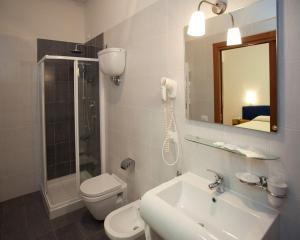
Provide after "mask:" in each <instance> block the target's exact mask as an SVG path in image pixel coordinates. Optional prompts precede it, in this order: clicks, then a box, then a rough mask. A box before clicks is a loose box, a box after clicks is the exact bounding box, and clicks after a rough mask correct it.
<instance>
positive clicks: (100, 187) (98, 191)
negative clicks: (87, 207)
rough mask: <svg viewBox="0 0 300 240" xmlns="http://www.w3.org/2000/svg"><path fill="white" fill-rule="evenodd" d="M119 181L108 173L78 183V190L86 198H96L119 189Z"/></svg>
mask: <svg viewBox="0 0 300 240" xmlns="http://www.w3.org/2000/svg"><path fill="white" fill-rule="evenodd" d="M121 186H122V185H121V183H120V182H119V181H118V180H117V179H116V178H115V177H114V176H112V175H110V174H108V173H104V174H101V175H99V176H97V177H93V178H90V179H88V180H85V181H84V182H83V183H82V184H81V185H80V192H81V194H82V195H83V196H85V197H88V198H96V197H100V196H103V195H107V194H110V193H112V192H116V191H117V190H120V189H121Z"/></svg>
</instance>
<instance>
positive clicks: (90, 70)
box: [77, 61, 101, 183]
mask: <svg viewBox="0 0 300 240" xmlns="http://www.w3.org/2000/svg"><path fill="white" fill-rule="evenodd" d="M98 71H99V70H98V62H88V61H78V73H77V74H78V131H79V132H78V137H79V140H78V142H79V146H78V148H79V149H78V150H79V171H80V183H81V182H83V181H84V180H86V179H89V178H91V177H94V176H97V175H99V174H100V172H101V165H100V164H101V161H100V113H99V74H98V73H99V72H98Z"/></svg>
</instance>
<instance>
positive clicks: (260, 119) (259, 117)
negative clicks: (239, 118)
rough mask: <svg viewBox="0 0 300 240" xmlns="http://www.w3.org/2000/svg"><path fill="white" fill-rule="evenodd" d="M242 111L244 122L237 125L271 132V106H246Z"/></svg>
mask: <svg viewBox="0 0 300 240" xmlns="http://www.w3.org/2000/svg"><path fill="white" fill-rule="evenodd" d="M242 112H243V120H244V122H243V123H241V124H237V125H235V126H236V127H240V128H247V129H253V130H260V131H264V132H270V106H244V107H243V109H242Z"/></svg>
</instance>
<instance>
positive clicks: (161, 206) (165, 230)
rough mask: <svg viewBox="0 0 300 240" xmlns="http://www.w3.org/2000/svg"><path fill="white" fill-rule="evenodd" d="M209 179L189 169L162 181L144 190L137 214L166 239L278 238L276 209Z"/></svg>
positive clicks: (249, 239) (252, 239)
mask: <svg viewBox="0 0 300 240" xmlns="http://www.w3.org/2000/svg"><path fill="white" fill-rule="evenodd" d="M209 183H210V181H208V180H207V179H204V178H201V177H199V176H197V175H195V174H192V173H186V174H184V175H182V176H179V177H176V178H174V179H172V180H171V181H169V182H166V183H163V184H161V185H159V186H158V187H156V188H154V189H152V190H150V191H148V192H146V193H145V194H144V196H143V197H142V200H141V216H142V217H143V218H144V220H145V221H146V223H147V224H148V225H149V226H150V227H151V228H152V229H153V230H155V231H156V232H157V233H158V234H159V235H160V236H161V237H163V238H164V239H166V240H182V239H185V240H196V239H201V240H204V239H205V240H217V239H218V240H236V239H245V240H255V239H277V238H279V237H278V235H279V234H278V231H279V227H278V224H279V217H278V216H279V215H278V212H277V211H276V210H273V209H271V208H268V207H266V206H264V205H260V204H259V203H256V202H253V201H251V200H249V199H247V198H244V197H243V196H240V195H238V194H236V193H234V192H231V191H226V192H224V193H221V194H220V193H216V192H214V191H211V190H210V189H209V188H208V184H209Z"/></svg>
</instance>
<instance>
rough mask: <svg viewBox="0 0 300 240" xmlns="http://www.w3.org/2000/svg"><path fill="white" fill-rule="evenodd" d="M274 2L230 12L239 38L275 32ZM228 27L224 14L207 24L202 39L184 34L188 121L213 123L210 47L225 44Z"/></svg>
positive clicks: (211, 19) (260, 3)
mask: <svg viewBox="0 0 300 240" xmlns="http://www.w3.org/2000/svg"><path fill="white" fill-rule="evenodd" d="M275 2H276V0H261V1H257V4H252V5H250V6H249V7H247V8H241V9H239V10H237V11H234V12H233V14H234V17H235V22H236V24H238V26H239V27H240V29H241V34H242V36H251V35H255V34H258V33H263V32H268V31H272V30H275V29H276V7H275V6H276V4H275ZM258 9H260V10H261V9H264V10H263V11H258ZM230 24H231V23H230V18H229V16H228V15H227V14H223V15H220V16H215V17H212V18H209V19H207V20H206V34H205V36H203V37H198V38H193V37H190V36H188V35H186V34H185V62H186V66H188V69H189V73H186V80H187V81H189V83H187V88H188V89H187V91H186V94H187V96H186V99H187V111H186V113H187V117H188V118H189V119H191V120H196V121H208V122H215V120H214V85H213V56H212V52H213V50H212V45H213V44H214V43H217V42H223V41H226V30H227V29H228V27H230ZM184 32H185V33H186V29H185V31H184ZM250 90H251V89H250Z"/></svg>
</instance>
